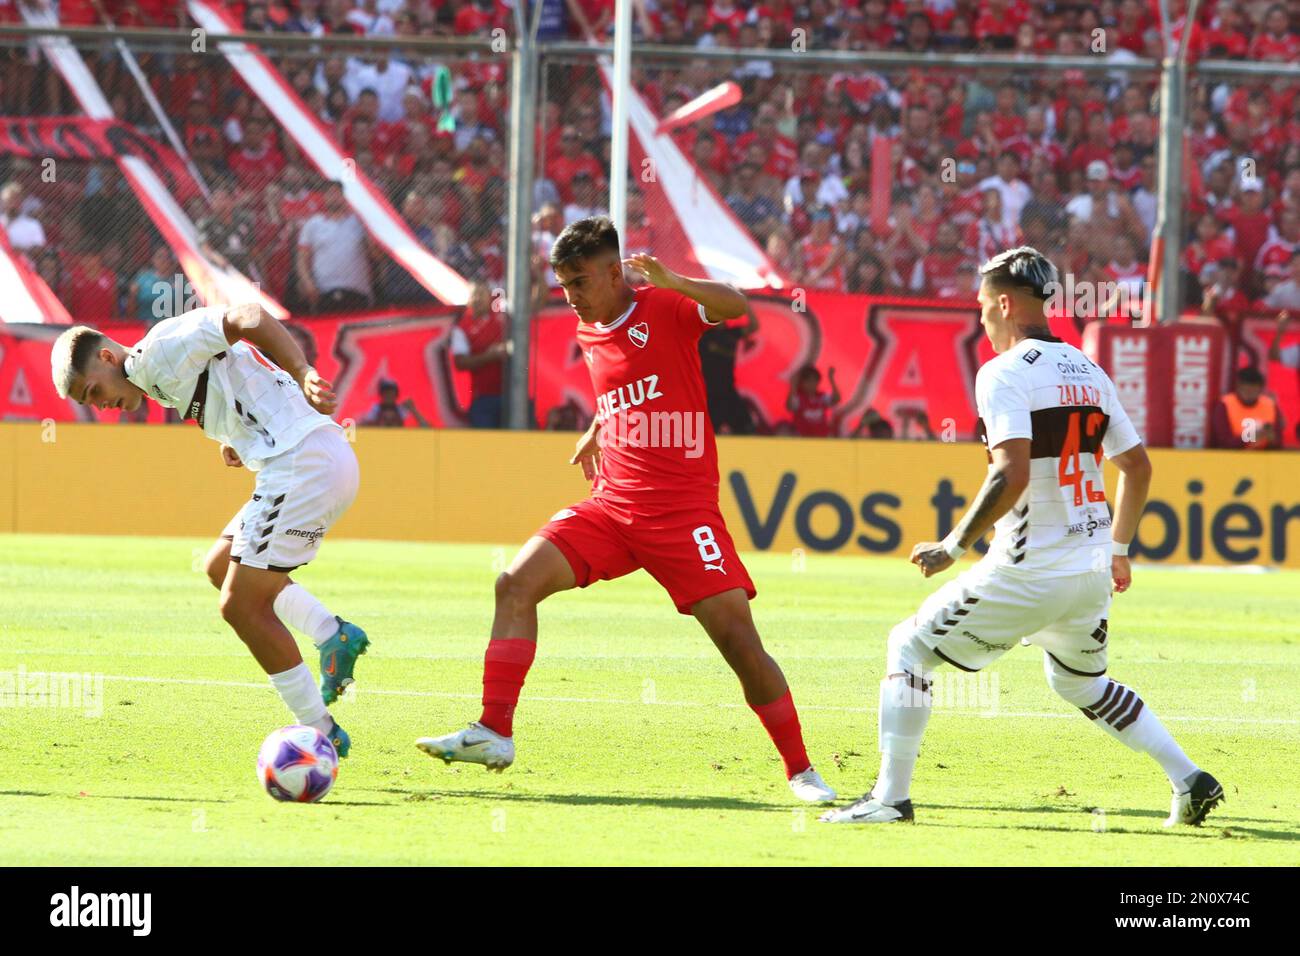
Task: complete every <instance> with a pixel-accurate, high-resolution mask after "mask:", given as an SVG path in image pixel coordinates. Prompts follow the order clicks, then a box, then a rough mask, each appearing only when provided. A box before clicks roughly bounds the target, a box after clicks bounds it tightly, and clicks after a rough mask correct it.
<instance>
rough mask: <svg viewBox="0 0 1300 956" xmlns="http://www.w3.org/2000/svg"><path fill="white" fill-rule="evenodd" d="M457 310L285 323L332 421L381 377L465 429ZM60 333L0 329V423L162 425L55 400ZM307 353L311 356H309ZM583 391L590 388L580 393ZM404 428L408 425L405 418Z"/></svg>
mask: <svg viewBox="0 0 1300 956" xmlns="http://www.w3.org/2000/svg"><path fill="white" fill-rule="evenodd" d="M458 312H459V310H455V311H450V310H449V311H447V312H444V313H442V314H437V315H429V314H423V315H411V314H397V313H393V314H382V313H381V314H376V313H370V314H367V315H366V316H364V317H343V318H336V319H313V320H311V321H309V322H289V323H286V324H287V325H288V326H289V327H290V328H292V329H296V330H301V331H302V332H305V333H306V336H305V337H304V336H299V343H300V344H303V345H306V346H307V348H304V351H306V352H307V353H308V355H307V357H308V359H309V360H310V361H312V362H313V363H314V364H315V366H316V368H317V369H318V370H319V371H320V373H321V374H322V375H323V376H325V377H326V378H328V379H329V380H330V381H332V382H333V383H334V384H335V386H336V390H337V393H338V396H339V410H338V412H337V413H336V415H335V416H334V417H335V418H336V419H337V420H338V421H340V422H347V420H348V419H352V420H354V421H357V422H360V421H361V419H362V418H363V417H365V414H366V412H367V411H369V410H370V408H371V407H372V406H373V405H374V403H375V402H376V401H377V399H378V395H377V386H378V383H379V380H380V379H381V378H387V379H392V380H394V381H396V382H397V383H398V385H399V387H400V388H401V395H400V397H399V398H400V400H401V401H405V400H407V399H411V400H413V401H414V402H415V406H416V408H417V409H419V411H420V413H421V414H422V415H423V416H424V417H425V418H426V419H427V420H428V421H429V424H431V425H433V426H435V427H458V426H462V425H464V424H466V419H465V412H464V409H466V408H468V407H469V383H468V376H467V375H462V374H459V373H454V372H453V370H452V366H451V361H450V355H449V353H448V350H447V334H448V332H449V331H450V329H451V325H452V322H453V321H454V320H455V316H456V314H457V313H458ZM100 329H101V331H102V332H103V333H104V334H105V335H107V336H108V337H109V338H111V339H113V340H115V341H117V342H120V343H121V344H122V345H125V346H128V347H129V346H131V345H134V344H135V343H136V342H137V341H139V340H140V339H141V338H143V337H144V335H145V332H146V329H145V327H144V326H143V325H141V324H140V323H138V322H132V323H114V324H110V325H103V326H100ZM61 331H62V329H61V328H59V327H56V326H20V325H10V326H5V327H4V329H3V330H2V331H0V420H26V421H32V420H35V421H40V420H44V419H51V420H53V421H83V422H94V421H110V422H132V421H148V422H164V421H167V420H168V415H167V412H166V410H165V409H163V408H162V407H161V406H159V405H158V404H157V403H155V402H145V403H144V404H143V405H142V406H141V411H142V413H143V416H144V417H136V416H132V415H131V414H129V413H126V412H122V411H104V412H100V411H99V410H97V409H93V408H86V407H83V406H81V405H78V404H77V403H76V402H73V401H71V400H66V401H65V400H62V399H60V398H59V396H58V393H57V392H55V391H54V384H53V382H52V381H51V380H50V347H51V345H52V344H53V342H54V339H55V338H56V337H57V336H58V334H59V332H61ZM313 350H314V353H315V354H314V355H313V354H312V352H313ZM588 390H590V389H588ZM408 424H414V421H413V419H410V418H409V417H408Z"/></svg>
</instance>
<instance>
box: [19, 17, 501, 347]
mask: <svg viewBox="0 0 1300 956" xmlns="http://www.w3.org/2000/svg"><path fill="white" fill-rule="evenodd" d="M59 42H60V43H62V44H67V45H68V46H69V47H70V48H71V49H72V50H75V53H76V55H79V58H80V60H81V61H82V62H84V64H85V66H86V67H87V72H86V77H84V78H83V81H82V82H81V83H80V84H79V85H74V84H73V83H71V82H69V81H68V80H67V79H66V76H65V74H64V73H63V72H62V71H60V70H57V69H56V68H55V67H54V65H53V63H52V61H51V59H50V58H49V57H48V56H46V55H44V54H43V53H42V46H41V44H40V43H39V42H38V41H37V40H34V39H33V40H14V39H9V40H6V41H4V42H3V43H0V112H2V113H3V122H4V124H5V128H6V129H7V130H8V131H9V132H8V134H7V135H6V147H7V148H6V149H4V150H0V183H2V184H3V189H4V193H3V200H2V201H3V205H4V213H3V214H4V222H5V224H6V225H7V227H8V230H7V231H8V233H9V240H10V243H11V244H12V245H13V246H14V248H15V249H16V251H18V252H20V253H23V254H25V255H26V256H27V257H28V259H29V260H30V262H31V263H32V265H33V266H34V267H35V269H36V270H37V271H38V272H39V274H40V275H41V276H42V277H43V278H44V279H45V281H46V282H47V284H48V285H49V286H50V288H51V289H52V290H53V291H54V293H55V295H56V296H57V297H58V298H59V299H61V300H62V301H63V302H64V303H65V305H66V306H67V307H68V310H69V311H70V312H71V313H73V314H74V315H75V316H76V317H77V319H78V320H81V321H88V322H96V321H106V320H108V319H111V318H132V319H140V320H142V321H146V322H153V321H157V320H158V319H160V318H165V317H167V316H168V315H170V314H171V313H172V312H173V311H175V310H177V309H178V308H180V307H181V306H182V305H183V304H184V303H183V300H181V299H179V298H178V297H176V296H174V295H172V294H170V293H168V292H166V291H165V287H166V286H169V285H172V282H171V279H172V278H173V277H176V280H177V283H178V284H184V283H187V282H189V280H190V278H191V276H189V275H188V274H187V271H188V270H185V269H183V268H182V265H181V263H180V262H179V261H178V259H179V258H180V256H179V255H178V251H177V248H176V243H175V242H173V241H171V239H172V237H171V236H170V235H169V233H168V231H167V229H166V228H165V227H164V226H160V218H159V216H160V213H159V211H158V210H157V209H153V208H151V207H150V206H149V204H148V203H147V202H144V201H142V200H143V198H144V197H143V196H135V195H133V187H134V186H135V185H136V184H135V183H133V182H132V181H131V179H130V176H129V175H128V174H126V172H125V171H124V170H123V169H122V168H121V164H119V163H118V162H116V161H115V156H114V155H113V153H114V151H115V150H118V151H120V150H121V149H122V148H123V147H122V145H121V144H122V143H123V142H126V141H127V140H128V139H129V147H127V149H128V151H135V152H141V151H142V152H144V153H147V154H148V155H149V158H150V159H151V161H152V164H153V165H154V166H155V167H157V168H161V169H162V170H164V171H165V175H164V180H165V183H164V185H165V186H166V189H167V192H168V193H169V194H170V195H171V197H172V198H173V199H175V200H176V202H177V204H178V206H179V211H180V213H181V216H179V217H176V218H177V219H178V220H179V221H180V222H181V226H182V229H184V228H188V226H190V225H192V227H193V235H194V237H195V238H196V240H197V244H198V247H199V249H200V250H201V252H202V254H203V255H204V256H205V257H207V258H208V259H210V260H211V261H212V262H214V263H216V264H217V265H218V266H220V267H222V268H229V269H232V270H234V271H236V272H238V273H239V274H242V275H243V276H246V277H247V278H248V279H250V280H251V281H253V282H255V283H257V284H258V285H259V286H260V288H261V289H262V291H263V292H264V293H265V294H266V295H268V296H269V297H271V298H272V299H274V300H276V301H278V302H280V303H282V304H283V305H284V306H285V308H286V309H287V310H288V311H289V312H291V313H292V314H294V315H313V314H323V313H328V312H332V311H342V310H355V309H360V308H367V307H388V306H403V305H418V304H424V303H432V302H435V301H436V299H435V297H434V295H433V293H431V292H430V291H429V289H428V288H427V287H426V285H425V284H422V283H421V282H420V281H418V279H417V278H416V277H415V276H413V274H412V271H411V270H410V269H408V268H405V267H404V266H403V264H402V263H401V262H400V261H398V259H397V258H395V257H394V256H393V255H392V251H391V249H389V248H387V247H386V245H385V243H384V241H383V240H384V238H385V237H384V236H383V235H382V234H379V235H376V234H375V233H374V231H373V230H370V229H368V228H362V226H361V223H360V222H359V221H357V217H356V216H355V215H354V213H353V211H352V210H351V209H350V208H349V206H348V203H347V202H346V201H345V200H344V199H343V197H342V196H341V194H340V192H339V191H338V190H336V189H332V188H331V186H332V183H331V179H335V178H337V177H330V178H328V179H327V177H326V176H325V175H323V174H322V171H321V169H320V168H318V163H317V159H318V158H319V157H316V156H310V155H305V154H304V150H303V147H302V146H301V145H300V142H299V141H298V139H297V138H296V137H295V136H294V135H291V134H290V132H289V129H288V127H287V126H286V124H284V123H283V122H281V121H280V120H279V119H277V117H276V116H274V115H272V111H271V108H270V106H269V105H268V102H267V101H266V100H265V99H264V98H262V97H260V96H259V95H258V93H257V92H256V90H255V89H254V88H251V87H250V86H249V84H247V83H246V82H244V81H243V80H242V79H241V77H240V75H239V73H238V72H237V70H236V69H235V67H234V66H233V65H232V62H231V60H230V59H229V58H228V57H227V56H225V55H223V51H222V49H221V48H220V45H219V44H216V43H215V42H214V43H212V44H203V45H202V46H203V48H202V49H196V48H195V45H194V41H193V38H192V37H191V36H190V35H189V34H183V35H173V36H172V37H171V38H170V39H167V38H164V36H161V35H160V36H157V37H155V38H154V39H151V40H149V41H142V40H139V39H136V38H132V39H130V40H123V39H120V38H118V39H117V40H111V39H100V40H97V41H91V40H87V39H76V40H73V41H68V40H66V39H65V38H60V40H59ZM477 45H478V46H481V47H483V48H484V49H483V50H481V51H467V50H465V49H464V48H463V47H464V44H461V45H459V46H457V45H446V46H439V47H435V48H432V49H431V48H430V45H429V44H428V43H422V44H419V45H405V44H403V43H401V42H393V43H391V44H385V45H383V46H382V47H381V46H378V45H375V44H373V43H370V44H366V43H356V44H355V45H340V44H338V43H333V44H309V43H302V42H298V43H291V42H288V41H287V40H286V39H285V38H283V37H274V36H271V37H265V38H262V37H259V38H258V41H257V47H256V49H257V50H258V51H259V52H260V53H262V54H265V56H266V60H267V61H268V62H269V64H270V65H271V67H272V68H273V70H274V71H276V72H277V73H278V75H279V78H280V79H277V81H276V85H277V86H280V92H279V93H278V94H277V95H279V96H282V97H284V98H291V99H293V100H295V101H297V102H298V103H300V104H301V106H302V107H303V109H304V110H305V112H306V113H308V114H310V116H311V117H312V120H311V122H313V123H318V124H319V127H318V128H319V129H320V130H322V131H323V132H324V133H325V134H326V135H327V136H329V137H332V138H333V139H334V140H335V141H336V142H337V144H338V145H339V148H340V150H341V152H342V153H343V154H344V155H345V156H346V157H347V162H348V164H350V165H349V166H347V167H345V169H344V172H345V173H347V172H349V171H350V172H352V173H353V174H354V175H355V177H356V178H357V179H358V180H360V181H362V182H364V183H365V185H366V187H367V190H369V191H370V192H371V194H372V195H373V196H374V197H375V200H374V201H375V202H376V203H378V204H380V205H381V206H382V204H387V206H388V207H389V208H390V209H391V210H392V213H393V215H392V219H393V220H394V221H395V222H398V223H400V226H401V228H405V229H409V230H410V232H411V233H413V234H414V237H415V239H416V240H418V242H419V244H420V245H421V246H422V247H424V248H425V249H426V250H427V251H428V252H430V253H432V255H433V256H435V257H436V258H437V259H438V260H439V261H441V262H442V263H444V264H445V265H446V266H447V267H448V268H450V269H451V270H453V271H454V272H455V273H457V274H459V275H460V276H463V277H464V278H465V279H466V280H468V281H474V280H482V281H485V282H487V283H489V284H490V285H493V286H501V285H503V284H504V282H505V273H506V228H507V224H508V216H507V204H506V199H507V196H506V192H507V190H506V183H507V182H508V180H509V175H508V155H509V146H510V143H509V136H510V130H509V125H508V121H509V109H508V102H507V100H508V89H509V82H510V76H509V65H510V58H509V56H508V55H499V54H496V53H493V52H492V50H491V49H490V48H489V47H488V46H487V44H477ZM281 79H282V86H281ZM100 95H102V99H103V101H104V103H105V104H106V105H107V108H108V113H107V114H105V113H104V111H103V110H93V109H89V108H88V106H87V102H88V99H90V100H93V99H95V98H96V97H98V96H100ZM87 113H90V115H91V116H94V117H96V120H97V124H96V125H86V123H85V118H86V114H87ZM105 115H108V116H110V117H111V120H108V121H105V120H104V119H103V117H104V116H105ZM61 121H62V122H61ZM65 147H66V148H65ZM51 157H57V158H51ZM323 222H327V223H329V224H330V227H329V228H321V224H322V223H323ZM160 279H163V280H166V281H164V282H159V280H160ZM154 289H157V290H159V291H158V292H157V293H155V292H153V291H152V290H154Z"/></svg>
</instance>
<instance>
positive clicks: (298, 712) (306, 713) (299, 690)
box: [271, 661, 334, 734]
mask: <svg viewBox="0 0 1300 956" xmlns="http://www.w3.org/2000/svg"><path fill="white" fill-rule="evenodd" d="M271 685H272V686H273V687H274V688H275V689H276V690H277V691H279V692H280V699H281V700H283V701H284V702H285V704H286V705H288V707H289V710H291V711H293V717H294V719H295V720H296V721H298V723H300V724H305V725H306V726H308V727H315V728H316V729H317V730H319V731H320V732H321V733H322V734H327V733H329V731H330V728H331V727H332V726H334V720H333V718H331V717H330V712H329V711H328V710H327V709H326V707H325V702H324V701H323V700H321V698H320V688H319V687H317V686H316V681H315V680H313V679H312V676H311V671H310V670H308V669H307V665H306V664H304V663H302V662H301V661H299V663H298V666H296V667H291V668H290V669H289V670H287V671H283V672H282V673H279V674H272V675H271Z"/></svg>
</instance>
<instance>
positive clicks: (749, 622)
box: [691, 587, 835, 803]
mask: <svg viewBox="0 0 1300 956" xmlns="http://www.w3.org/2000/svg"><path fill="white" fill-rule="evenodd" d="M691 613H692V614H694V615H695V618H696V620H698V621H699V622H700V624H701V625H702V626H703V627H704V630H705V631H706V632H707V633H708V635H709V638H710V639H711V640H712V641H713V643H714V645H715V646H716V647H717V648H718V650H719V651H720V652H721V653H722V657H723V659H724V660H725V661H726V662H727V664H728V666H730V667H731V669H732V670H733V671H735V673H736V676H737V677H738V678H739V679H740V686H741V688H742V689H743V690H744V693H745V703H747V704H749V706H750V709H751V710H753V711H754V713H755V714H756V715H758V719H759V721H760V722H761V723H762V724H763V729H765V730H766V731H767V733H768V736H769V737H771V738H772V743H774V744H775V745H776V749H777V751H778V752H779V753H780V755H781V761H782V762H783V763H784V764H785V775H786V778H787V779H788V780H789V781H790V789H791V790H793V791H794V794H795V796H797V797H799V799H801V800H806V801H808V802H809V803H825V802H829V801H831V800H834V799H835V791H834V790H832V789H831V788H830V787H829V786H828V785H827V784H826V782H825V781H824V780H822V778H821V775H820V774H818V773H817V771H816V770H815V769H814V768H813V766H812V762H811V761H809V759H808V751H807V749H806V748H805V747H804V742H803V729H802V728H801V727H800V726H799V712H798V711H797V710H795V706H794V698H793V696H792V695H791V693H790V686H789V684H787V683H786V680H785V675H784V674H783V673H781V668H780V666H779V665H778V664H777V662H776V661H775V660H773V659H772V656H771V655H770V654H768V653H767V651H766V650H765V649H764V648H763V641H762V639H761V638H760V637H759V635H758V629H757V628H756V627H755V626H754V617H753V615H752V614H751V613H750V609H749V596H748V594H747V593H746V592H745V589H744V588H740V587H737V588H732V589H731V590H729V591H723V592H722V593H721V594H714V595H713V596H711V597H707V598H705V599H704V600H702V601H697V602H696V603H695V604H694V605H692V606H691Z"/></svg>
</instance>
